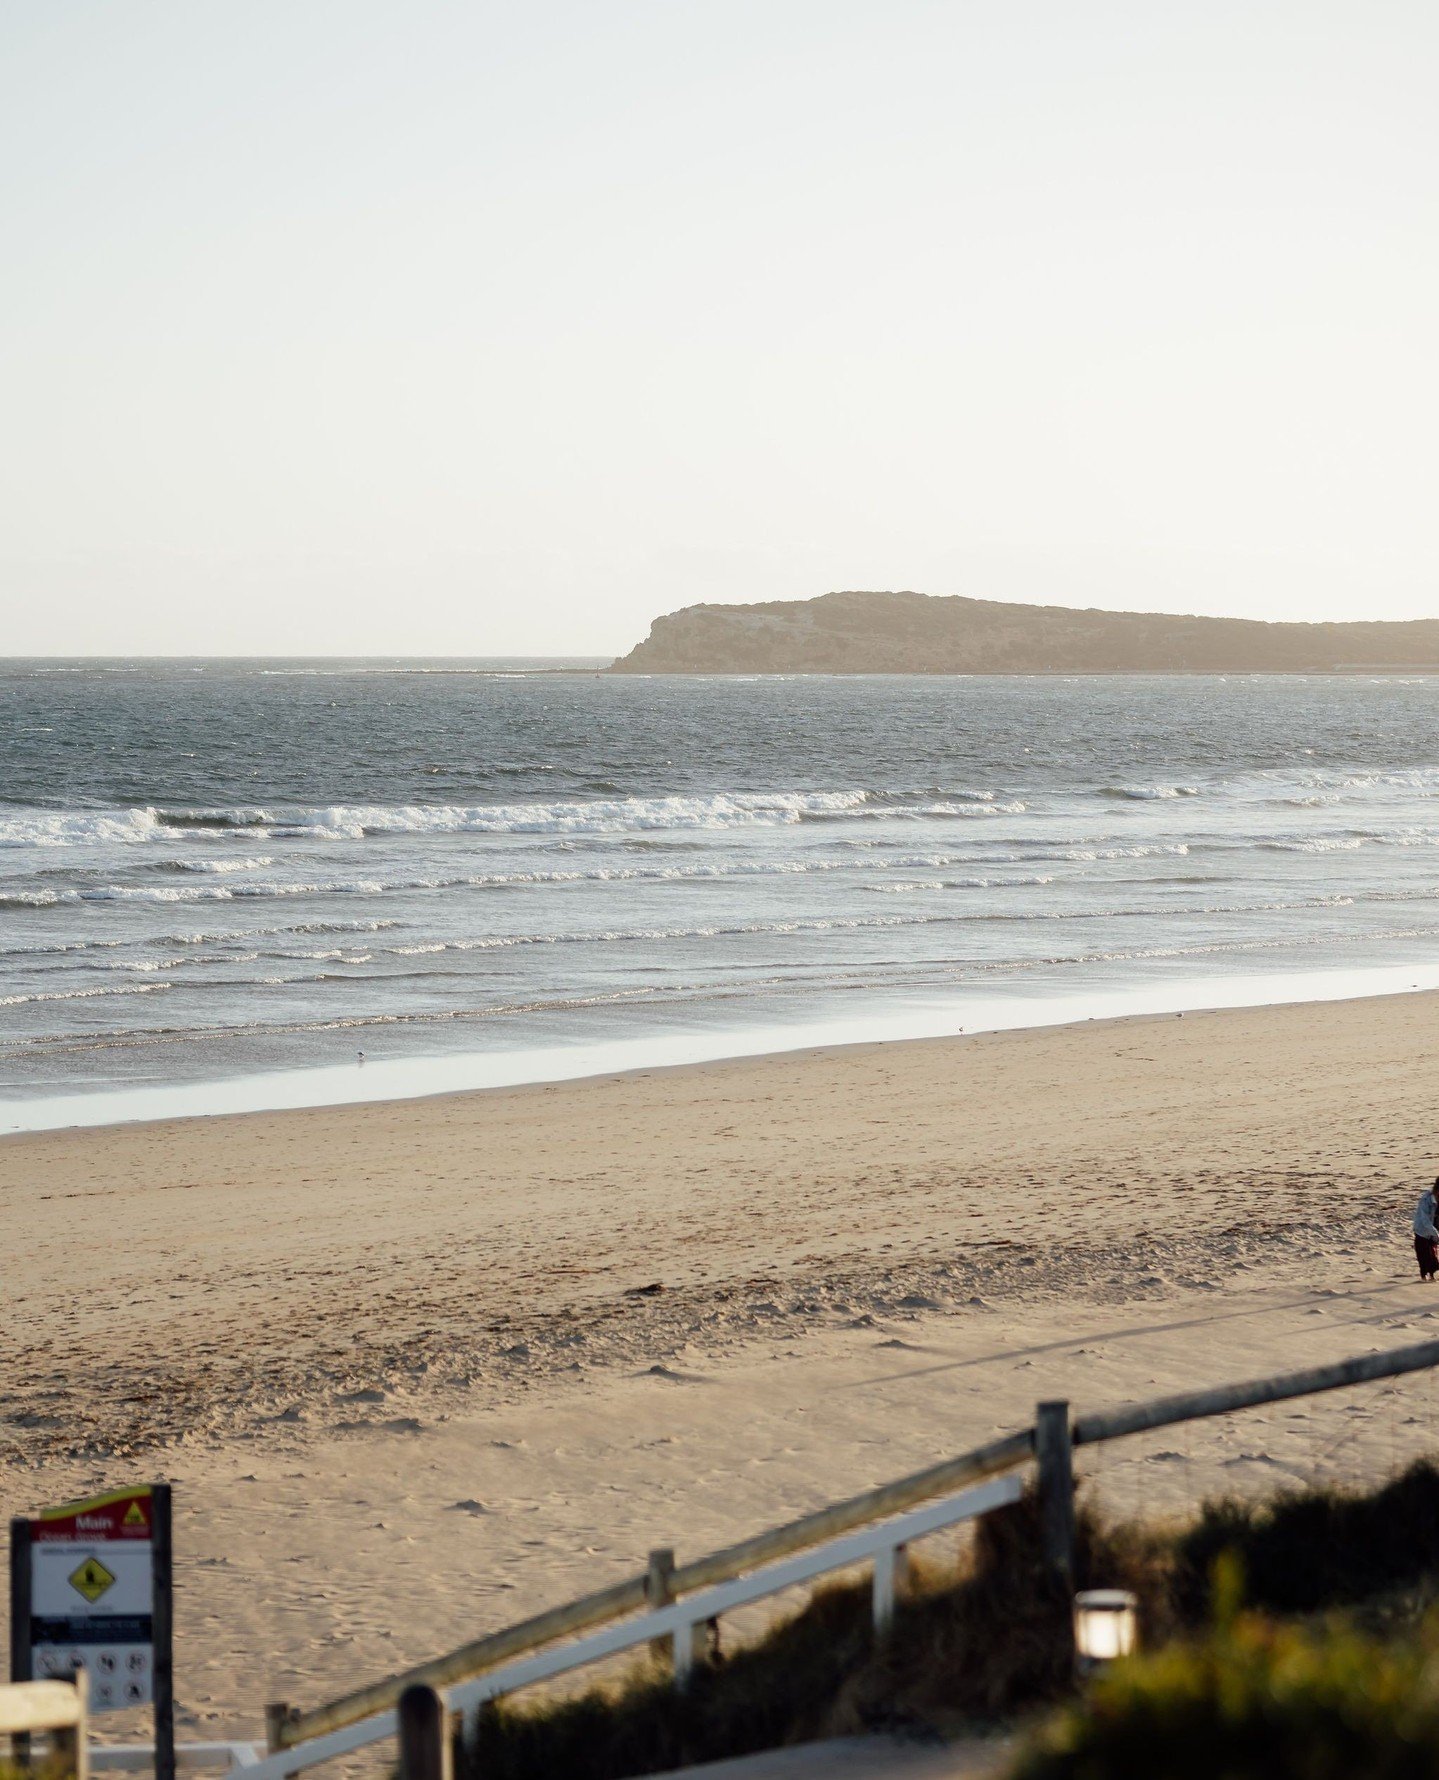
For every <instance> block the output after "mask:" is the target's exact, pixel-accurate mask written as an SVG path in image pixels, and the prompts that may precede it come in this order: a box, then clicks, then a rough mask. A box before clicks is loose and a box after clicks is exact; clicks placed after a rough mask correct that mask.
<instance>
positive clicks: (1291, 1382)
mask: <svg viewBox="0 0 1439 1780" xmlns="http://www.w3.org/2000/svg"><path fill="white" fill-rule="evenodd" d="M1429 1366H1439V1341H1421V1342H1419V1343H1418V1345H1417V1346H1415V1347H1399V1348H1394V1349H1392V1350H1391V1351H1390V1352H1388V1353H1382V1354H1362V1355H1360V1356H1359V1357H1358V1358H1357V1359H1353V1360H1337V1361H1336V1362H1335V1363H1334V1364H1333V1365H1331V1366H1310V1367H1307V1368H1306V1369H1305V1370H1304V1371H1303V1372H1281V1373H1278V1374H1276V1375H1275V1376H1273V1377H1270V1378H1255V1379H1251V1380H1249V1382H1248V1383H1246V1384H1226V1385H1219V1386H1217V1387H1216V1388H1215V1389H1213V1390H1207V1391H1188V1392H1186V1393H1185V1394H1184V1395H1183V1396H1179V1397H1161V1398H1160V1399H1159V1400H1158V1401H1157V1402H1154V1403H1135V1404H1133V1405H1130V1406H1128V1407H1126V1408H1124V1409H1105V1410H1101V1411H1099V1412H1098V1413H1097V1414H1095V1415H1081V1416H1080V1417H1079V1418H1078V1420H1077V1421H1076V1422H1075V1423H1074V1428H1073V1439H1074V1444H1075V1445H1076V1446H1089V1445H1092V1444H1093V1443H1094V1442H1095V1441H1099V1440H1118V1439H1120V1438H1122V1437H1123V1436H1124V1435H1126V1434H1143V1433H1145V1432H1147V1431H1148V1430H1149V1429H1150V1428H1165V1427H1168V1426H1170V1424H1171V1423H1173V1422H1193V1421H1201V1420H1203V1419H1204V1418H1205V1417H1206V1416H1211V1415H1230V1414H1232V1413H1233V1412H1234V1411H1235V1410H1236V1409H1254V1408H1256V1407H1257V1406H1258V1405H1259V1404H1261V1403H1282V1402H1283V1401H1284V1400H1285V1398H1287V1397H1312V1396H1314V1395H1316V1394H1317V1393H1318V1392H1320V1391H1342V1390H1343V1389H1344V1387H1345V1386H1346V1385H1352V1384H1370V1383H1372V1382H1373V1381H1374V1380H1375V1379H1378V1378H1398V1377H1401V1376H1402V1375H1403V1374H1404V1373H1406V1372H1422V1371H1423V1370H1424V1369H1425V1368H1426V1367H1429Z"/></svg>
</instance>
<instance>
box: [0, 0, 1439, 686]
mask: <svg viewBox="0 0 1439 1780" xmlns="http://www.w3.org/2000/svg"><path fill="white" fill-rule="evenodd" d="M1436 91H1439V7H1436V6H1435V4H1434V3H1433V0H1354V3H1352V4H1331V3H1326V0H948V3H947V4H939V3H936V4H929V3H926V0H869V3H866V4H856V3H850V0H762V3H758V0H756V3H751V0H724V3H718V0H650V3H648V4H630V3H625V0H583V3H580V4H568V3H561V0H552V3H546V0H524V3H523V4H521V3H518V0H516V3H513V4H511V3H505V4H487V3H485V0H449V3H444V4H442V3H439V0H229V3H228V4H226V3H222V0H93V3H90V4H80V3H77V0H5V4H4V6H3V8H0V324H3V325H0V653H6V654H27V653H75V652H98V653H132V652H133V653H210V652H215V653H222V652H243V653H286V652H296V653H316V652H319V653H369V652H375V653H414V654H424V653H460V654H482V653H483V654H487V653H530V652H534V653H544V652H549V653H553V652H564V651H576V652H594V653H601V652H606V651H612V650H620V649H624V648H627V647H628V646H629V645H630V644H631V643H632V642H634V641H636V640H637V639H638V638H639V637H640V636H642V635H643V634H644V632H645V630H646V629H647V627H648V624H649V621H650V619H651V618H652V617H653V616H654V615H655V614H656V613H658V612H661V611H666V610H671V609H673V608H674V607H676V606H680V605H684V604H688V603H690V602H692V601H695V600H703V599H712V600H726V601H729V600H753V599H775V598H798V597H807V596H809V595H811V594H815V593H822V592H825V591H826V590H828V589H830V588H836V587H913V588H918V589H920V590H922V591H925V592H930V593H971V594H978V595H985V596H993V597H999V598H1004V599H1016V600H1054V601H1057V602H1061V603H1066V604H1073V605H1115V606H1129V607H1145V608H1156V609H1163V610H1196V611H1209V612H1233V613H1247V614H1252V615H1256V616H1268V617H1308V616H1324V617H1346V616H1392V617H1407V616H1418V615H1428V616H1435V615H1439V524H1436V518H1439V511H1436V509H1439V501H1436V490H1439V447H1436V426H1439V370H1436V364H1439V359H1436V333H1439V204H1436V199H1439V105H1436V102H1435V94H1436Z"/></svg>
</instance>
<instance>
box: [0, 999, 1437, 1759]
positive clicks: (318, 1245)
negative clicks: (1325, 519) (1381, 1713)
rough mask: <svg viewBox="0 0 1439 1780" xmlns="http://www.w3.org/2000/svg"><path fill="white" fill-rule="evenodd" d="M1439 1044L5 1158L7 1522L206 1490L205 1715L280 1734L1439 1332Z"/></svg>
mask: <svg viewBox="0 0 1439 1780" xmlns="http://www.w3.org/2000/svg"><path fill="white" fill-rule="evenodd" d="M1436 1037H1439V1001H1436V1000H1435V998H1433V997H1431V996H1428V995H1412V996H1404V997H1393V998H1388V999H1386V1000H1374V1001H1366V1002H1349V1003H1328V1004H1320V1005H1306V1006H1299V1007H1291V1008H1276V1009H1264V1010H1242V1011H1230V1012H1223V1013H1215V1014H1190V1015H1186V1016H1185V1017H1183V1018H1182V1019H1180V1018H1174V1017H1170V1018H1166V1019H1158V1018H1154V1019H1139V1020H1132V1021H1121V1022H1113V1023H1110V1024H1101V1023H1094V1024H1089V1025H1085V1026H1082V1027H1075V1028H1065V1029H1057V1030H1051V1031H1041V1032H1029V1033H1005V1034H995V1035H988V1036H983V1037H975V1038H969V1039H955V1040H935V1041H921V1042H915V1043H908V1044H895V1045H890V1046H862V1047H856V1048H852V1049H846V1050H842V1051H833V1052H815V1053H808V1054H800V1055H796V1056H787V1057H780V1058H774V1059H752V1060H744V1061H740V1062H734V1063H728V1064H715V1065H706V1066H702V1067H697V1068H692V1069H683V1070H675V1071H653V1072H647V1073H643V1074H639V1075H634V1076H627V1077H618V1078H611V1079H605V1080H597V1081H593V1082H580V1083H571V1084H565V1085H561V1086H555V1087H551V1088H527V1089H515V1090H502V1091H497V1092H493V1093H488V1094H474V1095H466V1096H456V1097H453V1098H447V1099H436V1100H431V1101H406V1102H400V1103H395V1104H392V1105H369V1106H360V1107H350V1108H343V1109H333V1110H327V1109H316V1110H309V1111H300V1112H290V1113H283V1114H273V1115H249V1116H245V1117H239V1118H229V1119H206V1120H194V1121H188V1122H176V1123H167V1124H157V1125H148V1126H133V1127H118V1128H112V1129H108V1130H87V1131H78V1132H71V1133H65V1132H58V1133H44V1134H39V1135H34V1136H20V1137H11V1138H8V1139H4V1140H0V1203H3V1205H4V1208H5V1217H6V1229H7V1241H6V1244H5V1259H4V1282H3V1289H4V1316H5V1332H6V1342H7V1357H8V1359H9V1366H8V1369H7V1379H6V1385H5V1408H4V1417H5V1419H4V1421H3V1423H0V1439H3V1444H4V1450H5V1453H6V1457H7V1461H8V1462H7V1465H6V1467H5V1469H4V1472H3V1486H2V1487H3V1496H4V1500H3V1503H0V1506H3V1509H4V1511H5V1512H6V1513H7V1514H8V1513H14V1512H18V1511H21V1510H24V1509H34V1508H37V1507H39V1506H42V1505H44V1504H45V1503H48V1502H53V1501H56V1500H60V1499H64V1498H65V1497H67V1496H70V1495H74V1494H77V1493H80V1492H81V1491H84V1490H88V1489H90V1488H91V1487H93V1486H97V1485H109V1484H113V1483H115V1482H125V1481H130V1480H133V1479H137V1478H139V1479H143V1478H146V1477H150V1476H157V1477H169V1478H171V1479H173V1480H174V1482H175V1486H176V1547H177V1572H176V1587H177V1608H176V1611H177V1628H178V1629H177V1667H178V1676H177V1689H178V1694H179V1698H180V1701H181V1705H182V1707H183V1718H182V1722H183V1724H184V1727H185V1730H186V1734H190V1735H197V1734H198V1735H205V1736H218V1735H221V1734H231V1733H234V1734H247V1735H256V1734H258V1732H259V1728H260V1727H259V1710H260V1707H261V1705H262V1703H263V1701H264V1700H265V1699H267V1698H274V1697H287V1698H290V1699H292V1700H294V1701H296V1702H299V1703H305V1704H311V1703H315V1702H317V1701H318V1700H320V1699H322V1698H324V1697H326V1696H327V1695H328V1694H330V1693H333V1692H338V1691H342V1690H344V1689H347V1688H349V1687H351V1686H353V1685H356V1684H357V1683H359V1682H361V1681H364V1680H368V1679H373V1678H378V1677H379V1676H381V1675H383V1674H385V1673H387V1672H391V1671H393V1670H395V1669H397V1668H399V1667H401V1666H403V1665H405V1664H408V1663H410V1662H415V1661H419V1660H422V1659H423V1658H425V1657H427V1656H430V1655H433V1654H435V1653H436V1652H438V1651H439V1650H441V1649H443V1648H445V1647H447V1646H448V1645H450V1644H453V1643H458V1642H460V1641H462V1640H464V1639H466V1638H469V1637H473V1636H475V1635H477V1634H479V1633H481V1632H483V1631H486V1630H490V1629H495V1628H497V1627H499V1626H502V1625H504V1624H506V1623H508V1622H510V1621H512V1620H514V1619H516V1618H519V1617H521V1616H523V1615H525V1614H528V1613H531V1612H534V1611H537V1610H539V1609H541V1608H543V1607H545V1606H548V1605H552V1604H555V1603H558V1602H560V1601H563V1600H565V1599H568V1598H570V1597H571V1596H573V1595H575V1594H578V1593H580V1592H583V1591H585V1590H588V1589H591V1588H595V1587H599V1586H603V1585H604V1584H605V1583H607V1582H610V1581H614V1580H617V1579H619V1578H620V1577H622V1576H625V1575H627V1574H631V1573H633V1572H634V1571H635V1570H637V1569H640V1568H642V1567H643V1561H644V1555H645V1553H646V1551H647V1550H648V1549H649V1548H651V1547H652V1546H656V1545H672V1546H675V1547H676V1548H677V1549H678V1551H679V1554H680V1556H681V1558H683V1557H684V1556H686V1555H694V1554H696V1553H698V1552H699V1551H702V1550H705V1549H708V1548H711V1547H713V1546H716V1545H720V1544H723V1543H725V1542H727V1541H729V1540H731V1539H734V1538H738V1537H740V1536H743V1535H744V1534H746V1533H749V1532H753V1531H756V1530H758V1529H760V1528H761V1527H763V1526H766V1525H768V1524H771V1523H772V1522H774V1521H776V1520H780V1519H784V1518H788V1517H789V1516H791V1515H796V1514H800V1513H803V1512H805V1511H806V1510H808V1509H811V1508H814V1507H818V1506H820V1505H821V1504H823V1503H824V1502H826V1501H828V1500H831V1499H834V1498H837V1497H840V1496H844V1495H847V1494H849V1493H851V1492H853V1491H855V1490H858V1489H861V1488H863V1487H865V1486H867V1485H870V1484H874V1483H878V1482H881V1481H883V1480H885V1479H887V1478H889V1477H893V1476H898V1475H901V1474H903V1473H905V1472H907V1471H910V1470H912V1469H915V1468H917V1467H918V1466H920V1465H922V1464H925V1463H927V1462H929V1461H930V1460H932V1459H934V1458H938V1457H940V1456H943V1455H945V1454H949V1453H953V1452H957V1451H960V1450H963V1449H965V1448H967V1447H970V1446H973V1445H976V1444H978V1443H979V1442H981V1441H983V1440H985V1439H988V1438H990V1437H991V1436H992V1435H993V1434H995V1433H997V1432H999V1431H1002V1430H1004V1429H1008V1428H1011V1427H1015V1426H1019V1425H1021V1424H1023V1423H1026V1422H1028V1421H1029V1420H1031V1419H1032V1413H1033V1406H1034V1403H1035V1401H1036V1400H1037V1399H1039V1398H1041V1397H1050V1396H1056V1395H1057V1396H1069V1397H1071V1398H1072V1399H1073V1400H1074V1401H1075V1403H1076V1405H1077V1406H1079V1407H1082V1408H1098V1407H1103V1406H1105V1405H1108V1404H1113V1403H1118V1402H1122V1401H1124V1400H1126V1399H1139V1398H1148V1397H1153V1396H1156V1395H1161V1394H1164V1393H1165V1392H1167V1391H1171V1390H1178V1389H1183V1388H1189V1387H1193V1386H1196V1385H1199V1384H1204V1383H1211V1382H1220V1381H1224V1380H1230V1379H1239V1378H1244V1377H1249V1376H1254V1375H1258V1374H1265V1373H1270V1372H1273V1371H1276V1370H1282V1369H1286V1368H1289V1367H1297V1366H1301V1365H1307V1364H1313V1363H1317V1362H1321V1361H1325V1360H1330V1359H1337V1358H1340V1357H1343V1356H1345V1355H1348V1354H1351V1353H1356V1352H1365V1351H1368V1350H1369V1349H1371V1348H1377V1347H1389V1346H1396V1345H1401V1344H1403V1343H1404V1342H1405V1341H1407V1340H1419V1339H1422V1338H1424V1337H1425V1336H1426V1335H1429V1334H1431V1333H1433V1332H1435V1330H1436V1327H1439V1324H1436V1322H1435V1320H1434V1319H1435V1317H1436V1314H1439V1292H1436V1291H1435V1290H1434V1289H1433V1288H1424V1287H1421V1286H1420V1285H1419V1283H1418V1281H1417V1278H1415V1277H1414V1272H1413V1259H1412V1252H1411V1250H1410V1247H1409V1236H1408V1217H1409V1212H1410V1210H1411V1208H1412V1202H1413V1199H1414V1197H1415V1196H1416V1195H1417V1193H1418V1191H1419V1187H1420V1185H1421V1184H1422V1182H1423V1181H1424V1179H1426V1178H1428V1177H1432V1175H1433V1173H1434V1172H1436V1163H1435V1161H1434V1158H1433V1156H1432V1154H1431V1152H1430V1149H1429V1145H1430V1143H1431V1142H1432V1140H1433V1092H1432V1066H1431V1063H1430V1059H1431V1057H1432V1055H1433V1052H1434V1048H1435V1039H1436ZM1433 1398H1434V1387H1433V1385H1432V1382H1431V1381H1430V1380H1429V1379H1427V1378H1419V1379H1415V1380H1413V1381H1411V1382H1409V1383H1407V1384H1405V1385H1403V1387H1402V1388H1396V1389H1394V1390H1390V1391H1387V1392H1386V1391H1383V1390H1380V1389H1379V1388H1378V1387H1368V1388H1367V1389H1366V1391H1364V1392H1358V1393H1349V1392H1343V1393H1336V1394H1335V1395H1334V1396H1332V1397H1329V1398H1323V1399H1316V1400H1314V1401H1312V1402H1304V1403H1298V1404H1294V1405H1277V1406H1274V1407H1272V1408H1271V1409H1269V1410H1265V1411H1254V1412H1250V1413H1249V1414H1247V1415H1246V1416H1243V1417H1237V1418H1225V1419H1224V1420H1223V1421H1218V1422H1214V1423H1210V1424H1198V1425H1196V1426H1195V1427H1193V1428H1191V1429H1188V1430H1168V1431H1164V1432H1161V1433H1160V1434H1158V1435H1155V1436H1149V1437H1142V1438H1139V1439H1136V1440H1135V1441H1133V1442H1125V1443H1122V1444H1121V1445H1119V1446H1116V1447H1115V1448H1114V1449H1112V1450H1105V1449H1101V1451H1102V1452H1103V1456H1102V1458H1101V1457H1100V1456H1098V1455H1096V1459H1095V1470H1094V1472H1093V1473H1092V1475H1093V1477H1094V1481H1095V1487H1097V1488H1098V1489H1099V1490H1100V1492H1101V1493H1102V1494H1103V1495H1104V1496H1105V1497H1106V1498H1107V1499H1108V1500H1109V1501H1110V1502H1111V1504H1112V1505H1114V1506H1116V1507H1117V1508H1119V1509H1120V1510H1121V1511H1123V1512H1137V1511H1141V1510H1143V1511H1145V1512H1155V1511H1159V1512H1165V1511H1169V1510H1173V1509H1178V1508H1181V1507H1183V1506H1185V1505H1186V1504H1188V1503H1191V1502H1193V1501H1194V1500H1195V1499H1196V1498H1197V1497H1198V1496H1199V1495H1200V1494H1202V1493H1204V1492H1205V1491H1211V1490H1214V1489H1217V1488H1221V1487H1222V1488H1225V1489H1235V1490H1240V1491H1251V1490H1257V1489H1261V1488H1269V1487H1273V1485H1274V1484H1275V1483H1276V1482H1283V1481H1293V1480H1295V1479H1301V1478H1303V1477H1305V1476H1308V1475H1312V1474H1315V1472H1316V1468H1318V1469H1319V1470H1320V1471H1322V1472H1323V1474H1325V1475H1331V1474H1337V1471H1338V1470H1340V1469H1344V1468H1347V1469H1348V1471H1350V1472H1352V1473H1354V1474H1360V1473H1363V1472H1365V1471H1368V1472H1369V1473H1371V1474H1372V1473H1374V1472H1375V1471H1376V1470H1377V1471H1382V1470H1384V1469H1387V1467H1388V1466H1389V1465H1390V1464H1391V1463H1394V1462H1397V1461H1399V1460H1401V1459H1403V1458H1405V1457H1406V1456H1409V1455H1410V1454H1411V1453H1413V1452H1416V1451H1418V1450H1421V1449H1423V1448H1425V1447H1427V1446H1432V1444H1433V1441H1434V1437H1435V1434H1436V1432H1439V1430H1436V1426H1435V1415H1434V1401H1433ZM1326 1468H1327V1469H1326ZM757 1611H758V1610H756V1612H757ZM744 1630H745V1624H744V1622H743V1620H742V1618H741V1620H740V1621H739V1622H738V1623H737V1624H736V1626H735V1627H734V1628H732V1629H727V1635H743V1632H744ZM836 1728H843V1727H836Z"/></svg>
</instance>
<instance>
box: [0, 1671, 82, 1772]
mask: <svg viewBox="0 0 1439 1780" xmlns="http://www.w3.org/2000/svg"><path fill="white" fill-rule="evenodd" d="M88 1698H89V1685H88V1681H87V1678H86V1675H85V1671H84V1670H83V1669H81V1670H79V1671H78V1673H77V1674H76V1676H75V1679H74V1680H73V1681H11V1682H6V1683H4V1684H3V1685H0V1737H8V1738H9V1739H10V1743H11V1747H12V1750H13V1752H14V1754H15V1756H16V1759H17V1760H20V1761H24V1760H27V1759H28V1758H29V1754H30V1739H31V1738H32V1737H34V1736H48V1737H49V1739H50V1747H51V1752H52V1754H53V1756H54V1758H55V1762H56V1764H57V1765H58V1766H59V1767H60V1768H62V1769H63V1770H64V1771H65V1773H67V1774H73V1775H74V1776H75V1780H88V1763H89V1755H90V1745H89V1740H88V1735H87V1719H88V1712H87V1709H86V1708H87V1702H88Z"/></svg>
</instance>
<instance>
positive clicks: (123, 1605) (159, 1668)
mask: <svg viewBox="0 0 1439 1780" xmlns="http://www.w3.org/2000/svg"><path fill="white" fill-rule="evenodd" d="M171 1551H172V1547H171V1537H170V1486H169V1484H168V1483H154V1484H145V1485H142V1486H141V1487H140V1488H138V1489H127V1490H112V1491H110V1492H109V1493H108V1494H107V1495H103V1496H94V1497H91V1498H90V1500H88V1501H85V1502H67V1503H66V1504H65V1505H64V1507H62V1508H45V1509H42V1510H41V1512H40V1513H39V1514H37V1515H32V1516H30V1517H28V1518H24V1519H20V1520H12V1521H11V1523H10V1679H11V1680H12V1681H39V1680H49V1679H56V1678H59V1679H63V1678H65V1677H68V1676H70V1675H73V1674H74V1672H75V1671H76V1669H84V1670H85V1672H86V1678H87V1680H88V1681H89V1684H90V1710H91V1711H92V1712H116V1711H120V1710H123V1709H124V1708H125V1707H127V1706H143V1705H147V1704H148V1705H153V1707H154V1713H155V1780H175V1692H174V1666H173V1654H172V1642H173V1628H174V1615H173V1594H172V1588H171V1567H172V1566H171Z"/></svg>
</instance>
